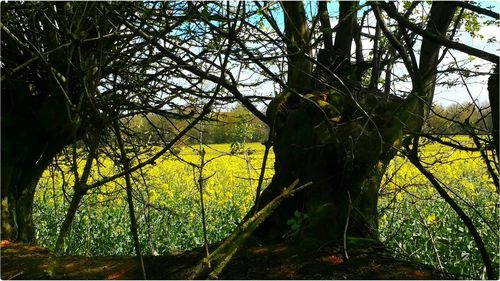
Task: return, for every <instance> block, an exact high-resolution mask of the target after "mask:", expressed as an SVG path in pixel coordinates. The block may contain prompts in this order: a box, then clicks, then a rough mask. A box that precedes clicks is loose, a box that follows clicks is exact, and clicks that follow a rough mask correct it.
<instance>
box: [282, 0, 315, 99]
mask: <svg viewBox="0 0 500 281" xmlns="http://www.w3.org/2000/svg"><path fill="white" fill-rule="evenodd" d="M282 5H283V10H284V17H285V33H286V36H287V38H288V39H289V43H288V83H287V85H288V87H290V88H292V89H295V90H296V91H298V92H299V93H305V92H307V91H308V90H310V89H311V86H312V75H311V73H312V63H311V61H310V60H308V59H307V56H309V57H310V56H311V48H310V46H309V42H308V39H309V32H308V31H309V30H308V27H307V18H306V14H305V10H304V3H302V2H300V1H286V2H282Z"/></svg>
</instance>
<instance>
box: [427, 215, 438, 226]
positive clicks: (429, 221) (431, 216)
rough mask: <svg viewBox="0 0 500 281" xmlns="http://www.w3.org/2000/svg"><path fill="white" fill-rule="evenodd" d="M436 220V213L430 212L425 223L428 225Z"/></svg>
mask: <svg viewBox="0 0 500 281" xmlns="http://www.w3.org/2000/svg"><path fill="white" fill-rule="evenodd" d="M436 222H437V218H436V215H434V214H430V215H428V216H427V224H429V225H433V224H435V223H436Z"/></svg>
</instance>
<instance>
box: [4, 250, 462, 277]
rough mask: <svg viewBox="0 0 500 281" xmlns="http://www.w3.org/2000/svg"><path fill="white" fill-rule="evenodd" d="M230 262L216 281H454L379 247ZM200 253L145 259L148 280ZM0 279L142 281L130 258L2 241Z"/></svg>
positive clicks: (250, 253)
mask: <svg viewBox="0 0 500 281" xmlns="http://www.w3.org/2000/svg"><path fill="white" fill-rule="evenodd" d="M252 244H253V245H249V246H248V247H246V248H245V249H243V250H241V251H240V252H239V253H238V254H236V256H235V257H234V258H233V259H232V260H231V262H230V263H229V264H228V266H227V267H226V269H225V270H224V271H223V272H222V274H221V275H220V276H219V278H220V279H261V280H262V279H456V278H457V277H455V276H452V275H449V274H446V273H443V272H440V271H437V270H435V269H432V268H430V267H427V266H424V265H419V264H416V263H413V262H408V261H402V260H397V259H394V258H392V257H391V256H390V255H389V254H388V252H387V251H386V250H385V249H384V248H383V247H381V246H370V247H359V248H357V249H356V248H353V249H349V250H348V256H349V259H348V260H347V259H346V258H345V257H344V251H343V249H342V248H340V247H334V246H331V247H322V248H321V249H317V250H314V251H307V252H306V251H303V250H299V249H298V248H297V247H295V246H294V244H289V243H280V244H274V245H257V244H256V243H252ZM202 253H203V251H202V250H201V249H196V250H192V251H188V252H183V253H178V254H173V255H170V256H155V257H149V256H148V257H145V258H144V262H145V267H146V274H147V278H148V279H186V278H187V277H188V276H189V274H190V273H191V271H192V269H193V267H194V266H195V265H196V264H197V263H198V262H199V260H200V258H201V257H202ZM1 277H2V279H3V280H9V279H141V275H140V271H139V267H138V265H137V262H136V259H135V257H119V256H110V257H55V256H54V255H53V254H52V253H50V252H49V251H48V250H47V249H44V248H40V247H36V246H30V245H25V244H17V243H9V242H7V241H2V245H1Z"/></svg>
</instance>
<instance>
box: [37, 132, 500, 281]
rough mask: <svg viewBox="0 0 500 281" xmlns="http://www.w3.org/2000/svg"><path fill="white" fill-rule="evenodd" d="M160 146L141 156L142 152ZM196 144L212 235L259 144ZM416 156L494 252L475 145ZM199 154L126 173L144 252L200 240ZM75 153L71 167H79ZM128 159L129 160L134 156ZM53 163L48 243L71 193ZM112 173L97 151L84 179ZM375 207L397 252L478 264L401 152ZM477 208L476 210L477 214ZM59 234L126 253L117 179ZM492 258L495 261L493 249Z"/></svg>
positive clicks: (45, 185) (250, 176)
mask: <svg viewBox="0 0 500 281" xmlns="http://www.w3.org/2000/svg"><path fill="white" fill-rule="evenodd" d="M460 141H461V142H462V143H465V142H467V141H468V140H467V139H463V140H460ZM159 149H160V148H154V149H152V151H150V152H148V154H145V155H142V156H141V159H142V161H144V160H145V159H147V158H148V157H150V156H152V155H153V154H154V152H155V151H158V150H159ZM204 149H205V152H206V154H205V162H206V165H205V166H204V169H203V178H205V179H206V180H205V181H204V183H203V185H204V192H203V194H204V195H203V196H204V202H205V204H206V211H207V228H208V238H209V241H211V242H215V241H218V240H220V239H222V238H224V237H225V236H226V235H227V234H228V233H230V232H231V231H232V230H233V229H234V228H235V227H236V225H237V224H238V223H239V222H240V220H241V218H242V217H243V216H244V215H245V214H246V212H247V211H248V209H249V208H250V207H251V206H252V204H253V201H254V198H255V189H256V186H257V180H258V177H259V173H260V167H261V165H262V157H263V152H264V146H263V145H262V144H258V143H254V144H246V145H245V147H244V151H246V153H239V154H231V153H230V151H231V147H230V145H228V144H215V145H207V146H204ZM178 152H179V151H178ZM423 155H424V157H423V158H422V160H423V162H425V163H427V164H429V165H430V170H431V171H432V172H433V173H434V174H435V175H436V176H438V178H439V179H440V180H441V181H442V182H443V183H444V184H445V185H446V186H447V188H449V191H448V192H449V193H451V194H453V196H454V198H455V199H456V200H457V201H458V202H459V204H460V205H461V206H462V207H463V208H464V209H465V210H466V212H467V213H468V214H469V215H470V216H471V218H472V219H473V221H474V222H475V223H476V224H477V226H478V229H479V231H480V233H481V234H482V235H483V237H484V239H485V242H486V244H487V246H488V247H489V249H490V252H491V253H498V245H497V243H495V241H498V237H497V236H495V234H494V232H493V230H492V229H491V228H493V229H498V220H496V219H495V218H496V215H497V207H496V203H497V202H498V195H497V194H496V193H495V189H494V185H493V183H492V179H491V178H490V176H489V174H488V173H487V171H486V169H485V168H484V164H483V162H482V160H481V159H480V157H479V154H478V153H477V152H474V153H472V152H463V151H455V150H453V149H450V148H447V147H443V146H442V145H439V144H429V145H427V146H425V147H424V150H423ZM200 161H201V157H200V153H199V147H198V146H196V145H195V146H185V147H182V148H181V150H180V152H179V153H178V154H177V155H173V154H171V153H167V154H166V155H164V156H162V157H161V158H160V159H158V160H157V161H156V164H155V165H150V166H146V167H144V168H143V169H141V170H138V171H136V172H134V173H133V186H134V199H135V208H136V210H137V218H138V223H139V227H140V230H139V232H140V239H141V244H142V247H143V249H144V252H145V253H146V255H148V254H151V253H159V254H166V253H170V252H172V251H177V250H183V249H190V248H193V247H197V246H200V245H202V243H203V240H202V237H203V236H202V227H201V215H200V203H199V202H200V201H199V196H200V195H199V189H198V187H197V182H198V179H199V172H200V170H199V165H200ZM83 162H84V161H82V163H80V165H79V166H80V167H79V169H83V165H84V163H83ZM137 163H138V160H137V159H135V160H134V161H133V162H132V164H133V165H134V164H137ZM273 164H274V155H273V154H272V153H271V154H270V157H269V161H268V163H267V170H266V175H265V177H266V181H265V183H268V182H269V180H270V178H271V177H272V175H273V169H272V168H273ZM432 164H436V165H432ZM438 164H439V165H438ZM197 165H198V167H197ZM60 169H61V170H62V171H63V172H64V175H65V176H64V179H63V177H62V175H61V173H60V171H58V170H57V169H51V170H47V171H45V173H44V176H43V178H42V180H41V181H40V182H39V188H38V190H37V193H36V202H35V221H36V222H37V223H38V224H37V238H38V242H39V243H40V244H41V245H43V246H48V247H49V248H51V247H53V246H54V244H55V239H56V237H57V233H58V229H59V227H60V225H61V224H62V220H63V219H64V214H65V211H66V209H67V207H68V199H64V198H65V196H64V195H63V188H62V187H63V186H64V190H65V191H66V192H67V193H68V194H67V195H66V196H67V197H68V198H71V193H72V192H71V185H72V182H73V177H72V176H71V172H69V167H68V165H65V164H64V162H63V161H60ZM117 172H120V171H119V169H118V168H117V167H116V165H115V163H113V162H112V161H111V160H109V159H104V158H103V159H99V165H98V168H95V169H94V170H93V173H92V178H93V181H97V180H99V179H101V178H102V177H103V176H110V175H113V174H115V173H117ZM64 181H66V184H64V185H63V183H64ZM457 198H463V199H464V200H465V201H466V202H467V203H466V202H465V201H464V200H461V199H457ZM471 206H473V208H471ZM474 209H476V210H478V211H479V212H476V211H474ZM379 212H380V216H379V225H380V235H381V239H382V240H383V241H385V242H386V244H387V245H388V246H389V247H391V248H392V249H393V251H394V253H395V254H396V255H401V256H407V257H408V256H409V257H410V258H414V259H416V260H418V261H421V262H425V263H427V264H431V265H434V266H436V267H440V266H443V267H444V268H446V269H447V270H453V271H455V272H458V273H462V274H477V273H478V272H481V270H482V268H481V264H482V263H481V260H480V257H479V254H478V252H477V247H475V244H474V242H473V240H472V239H471V238H470V236H469V235H468V233H467V229H466V228H465V227H464V226H463V223H461V221H460V220H459V219H458V217H457V216H456V215H455V213H454V212H453V210H451V208H450V207H449V206H448V205H447V204H446V203H445V202H444V201H443V200H442V199H440V197H439V195H438V194H437V193H436V191H435V190H434V189H433V187H432V186H431V185H430V184H429V183H428V181H427V180H426V179H425V178H424V177H423V176H422V175H420V174H419V173H418V171H417V170H416V169H415V168H414V167H413V166H412V165H411V164H410V163H409V162H407V161H405V160H404V159H403V158H400V157H396V158H395V159H394V160H393V161H392V162H391V165H390V167H389V169H388V172H387V174H386V177H385V178H384V180H383V183H382V186H381V189H380V199H379ZM478 213H481V214H483V218H484V219H483V218H480V217H479V215H478ZM485 221H486V222H487V223H485ZM68 240H69V241H68V243H67V247H68V253H70V254H76V255H131V254H133V246H132V240H131V237H130V234H129V221H128V213H127V206H126V200H125V188H124V181H123V179H119V180H116V181H114V182H111V183H108V184H105V185H104V186H102V187H100V188H96V189H94V190H92V191H91V192H90V193H89V195H88V196H86V198H85V200H84V203H83V204H82V206H81V207H80V209H79V212H78V214H77V217H76V219H75V222H74V224H73V229H72V232H71V235H70V238H69V239H68ZM493 258H494V260H495V262H497V263H498V255H497V256H494V257H493ZM464 265H467V266H464Z"/></svg>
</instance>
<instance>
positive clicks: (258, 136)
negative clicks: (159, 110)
mask: <svg viewBox="0 0 500 281" xmlns="http://www.w3.org/2000/svg"><path fill="white" fill-rule="evenodd" d="M209 119H210V120H204V121H201V122H200V123H199V124H198V125H196V126H195V128H193V129H191V130H190V132H189V133H188V134H187V136H186V137H185V138H183V139H182V142H183V143H184V144H194V143H199V141H200V137H202V141H203V143H207V144H214V143H242V142H247V143H249V142H264V141H265V140H266V138H267V133H268V127H267V126H266V125H265V124H264V123H263V122H262V121H261V120H259V119H258V118H256V117H255V116H253V115H252V113H250V112H249V111H248V110H246V109H245V108H244V107H241V106H238V107H236V108H234V109H232V110H229V111H221V112H217V113H214V114H212V115H211V116H210V117H209ZM185 125H186V123H185V122H184V121H183V120H172V119H167V118H163V117H161V116H159V115H155V114H150V115H147V116H134V117H133V118H131V119H130V120H129V128H130V129H131V131H132V132H134V137H135V138H139V139H140V142H141V144H142V145H161V144H162V142H163V141H170V140H171V139H172V138H173V137H174V136H175V135H176V132H178V130H182V129H183V128H184V126H185ZM162 139H163V140H162Z"/></svg>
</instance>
